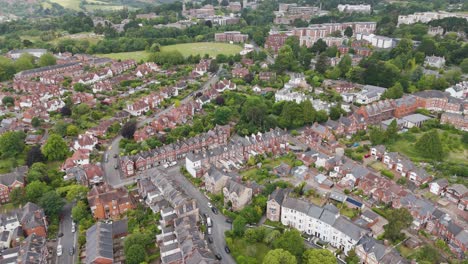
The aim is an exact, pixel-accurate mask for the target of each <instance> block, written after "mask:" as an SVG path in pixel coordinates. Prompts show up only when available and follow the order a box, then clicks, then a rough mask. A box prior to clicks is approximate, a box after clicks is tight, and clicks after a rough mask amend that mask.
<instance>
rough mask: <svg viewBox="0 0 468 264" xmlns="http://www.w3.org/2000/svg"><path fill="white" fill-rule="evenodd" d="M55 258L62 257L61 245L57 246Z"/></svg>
mask: <svg viewBox="0 0 468 264" xmlns="http://www.w3.org/2000/svg"><path fill="white" fill-rule="evenodd" d="M57 256H59V257H60V256H62V245H58V246H57Z"/></svg>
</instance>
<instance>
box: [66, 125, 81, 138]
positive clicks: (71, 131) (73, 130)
mask: <svg viewBox="0 0 468 264" xmlns="http://www.w3.org/2000/svg"><path fill="white" fill-rule="evenodd" d="M78 133H79V129H78V127H77V126H75V125H69V126H67V136H69V137H75V136H78Z"/></svg>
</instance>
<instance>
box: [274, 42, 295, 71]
mask: <svg viewBox="0 0 468 264" xmlns="http://www.w3.org/2000/svg"><path fill="white" fill-rule="evenodd" d="M274 68H275V69H276V70H277V71H278V72H279V73H282V72H284V71H291V70H295V69H297V60H296V58H295V56H294V52H293V50H292V48H291V47H290V46H289V45H284V46H283V47H281V48H280V50H279V52H278V56H277V57H276V60H275V65H274Z"/></svg>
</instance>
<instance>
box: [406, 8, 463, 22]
mask: <svg viewBox="0 0 468 264" xmlns="http://www.w3.org/2000/svg"><path fill="white" fill-rule="evenodd" d="M447 17H460V18H465V19H467V20H468V15H467V14H463V13H448V12H442V11H439V12H418V13H414V14H411V15H406V16H405V15H401V16H398V26H400V25H402V24H415V23H418V22H421V23H429V22H431V21H432V20H438V19H443V18H447Z"/></svg>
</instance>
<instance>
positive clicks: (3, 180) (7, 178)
mask: <svg viewBox="0 0 468 264" xmlns="http://www.w3.org/2000/svg"><path fill="white" fill-rule="evenodd" d="M27 172H28V166H21V167H18V168H16V169H15V170H14V171H13V172H10V173H7V174H2V175H0V184H4V185H6V186H10V185H11V184H13V183H14V182H15V181H19V182H21V183H24V178H25V176H26V173H27Z"/></svg>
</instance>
